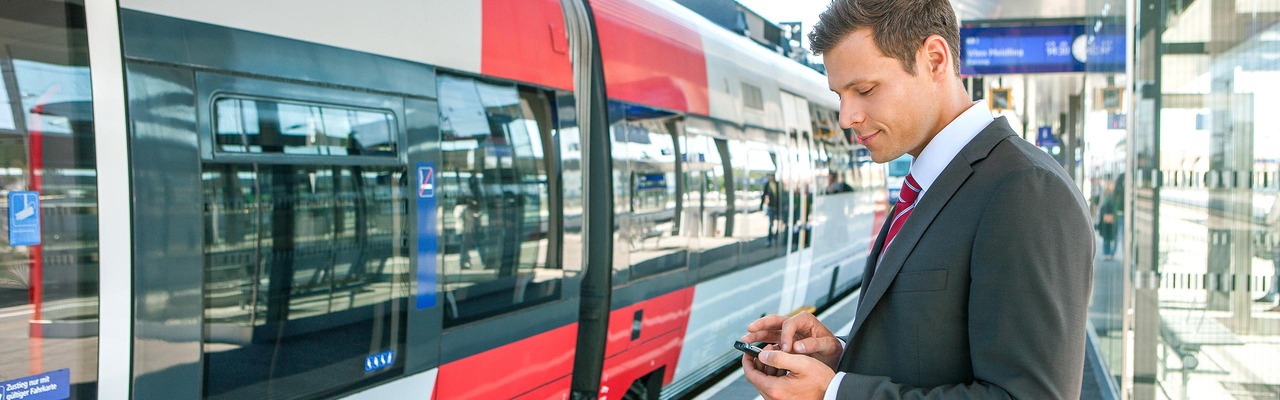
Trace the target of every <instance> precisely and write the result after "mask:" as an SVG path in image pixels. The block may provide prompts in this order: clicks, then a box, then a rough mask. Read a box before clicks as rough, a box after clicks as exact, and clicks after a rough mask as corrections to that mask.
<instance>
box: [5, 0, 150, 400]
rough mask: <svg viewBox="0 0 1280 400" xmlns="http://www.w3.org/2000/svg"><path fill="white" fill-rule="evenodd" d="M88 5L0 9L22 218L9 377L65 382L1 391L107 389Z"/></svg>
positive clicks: (10, 305)
mask: <svg viewBox="0 0 1280 400" xmlns="http://www.w3.org/2000/svg"><path fill="white" fill-rule="evenodd" d="M83 4H84V3H83V2H82V1H38V2H29V3H22V4H20V5H19V4H14V3H5V4H4V5H3V6H0V9H2V10H3V12H0V27H3V28H0V43H3V44H4V45H3V47H2V48H3V50H0V108H3V109H0V214H4V215H7V216H8V217H10V218H13V219H11V220H6V222H5V223H4V224H0V226H3V228H0V229H3V233H0V310H3V311H0V326H3V327H4V328H3V329H0V355H3V356H4V358H3V359H0V381H8V382H9V383H10V386H11V387H12V386H16V385H17V384H18V382H24V383H23V384H24V385H25V382H26V381H32V380H39V379H43V380H44V382H45V383H46V384H44V385H41V386H40V387H43V388H45V389H49V388H50V386H49V385H48V384H47V383H48V382H50V380H52V382H53V383H55V384H56V386H57V389H58V391H61V390H67V391H66V392H62V393H64V394H62V395H60V396H59V395H57V394H55V393H57V391H49V392H44V393H40V392H38V391H31V390H27V391H20V390H16V389H10V390H8V391H7V392H6V388H5V387H0V394H4V393H7V395H5V396H3V397H6V398H21V397H22V396H27V395H30V396H29V397H27V398H28V399H34V398H38V397H46V398H53V397H55V396H57V398H59V399H65V398H71V399H94V398H97V397H98V395H97V392H98V389H97V382H98V372H97V371H98V345H99V342H98V331H99V329H98V328H99V321H98V317H99V313H98V307H99V304H98V298H99V295H98V294H99V289H100V286H101V285H100V282H99V279H98V272H99V261H98V260H99V250H98V237H99V236H98V235H99V231H100V229H99V227H98V177H97V169H96V168H97V166H98V162H97V159H96V157H95V149H96V148H95V146H96V144H95V137H96V132H95V129H94V120H93V114H92V112H91V111H92V109H93V106H94V103H93V93H92V90H91V86H92V85H91V79H90V68H89V59H90V55H89V51H88V48H87V46H86V44H85V43H86V42H87V34H86V31H85V28H84V21H85V7H83ZM117 62H119V61H117ZM117 79H118V77H117ZM8 227H13V228H14V230H13V231H10V230H9V229H8ZM108 231H110V228H108ZM117 267H123V268H125V270H124V271H122V272H123V273H128V271H127V268H128V266H117ZM107 290H111V288H108V289H107ZM113 323H115V324H121V323H129V322H128V321H114V322H113ZM0 386H3V385H0ZM32 388H36V386H35V385H32ZM36 393H40V394H36Z"/></svg>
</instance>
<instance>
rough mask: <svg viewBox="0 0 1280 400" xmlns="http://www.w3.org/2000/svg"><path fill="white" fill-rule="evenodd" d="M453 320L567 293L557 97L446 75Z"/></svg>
mask: <svg viewBox="0 0 1280 400" xmlns="http://www.w3.org/2000/svg"><path fill="white" fill-rule="evenodd" d="M438 80H439V81H438V83H439V88H440V114H441V134H442V135H441V136H442V142H441V150H442V153H443V159H442V164H441V168H440V169H441V172H440V174H441V175H440V181H439V182H440V183H441V187H442V190H443V192H442V198H441V205H440V209H441V210H442V212H443V215H442V218H441V228H442V233H443V234H442V235H441V238H442V239H443V240H444V241H445V243H444V252H443V255H442V256H441V257H442V258H441V265H442V274H443V275H442V281H443V284H444V295H445V304H444V307H445V326H453V325H457V324H462V323H466V322H470V321H475V320H479V319H482V318H486V317H490V316H494V315H499V314H502V313H506V312H510V311H512V310H516V309H520V308H524V307H528V306H531V305H536V304H541V303H545V302H548V301H552V300H556V299H559V297H560V292H561V284H562V282H561V281H562V279H563V277H564V273H563V270H562V269H561V268H560V266H559V265H556V264H554V263H553V260H555V257H553V255H552V252H553V250H554V249H551V248H550V247H549V243H550V242H549V238H548V223H549V220H550V210H549V196H550V189H549V186H548V177H547V171H548V169H547V159H546V157H545V154H544V153H545V151H544V147H543V144H544V143H545V142H546V140H548V139H549V138H550V135H551V129H552V126H551V125H552V122H551V120H552V119H551V116H550V114H549V113H550V110H551V106H550V102H549V100H548V96H547V95H546V94H545V93H543V92H540V91H535V90H532V89H525V88H518V87H517V86H516V85H514V84H505V83H495V82H489V81H482V80H478V79H472V78H468V77H462V76H450V75H440V76H439V78H438Z"/></svg>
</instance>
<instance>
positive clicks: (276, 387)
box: [0, 0, 886, 399]
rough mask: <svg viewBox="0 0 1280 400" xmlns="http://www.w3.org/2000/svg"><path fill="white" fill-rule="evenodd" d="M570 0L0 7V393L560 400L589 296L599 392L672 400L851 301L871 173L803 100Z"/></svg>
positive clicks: (728, 54) (725, 47) (650, 13)
mask: <svg viewBox="0 0 1280 400" xmlns="http://www.w3.org/2000/svg"><path fill="white" fill-rule="evenodd" d="M586 1H587V0H563V1H560V0H474V1H438V0H430V1H380V2H371V3H370V2H366V3H360V4H355V3H351V2H347V1H336V0H312V1H307V2H289V1H274V0H273V1H261V0H257V1H249V0H222V1H205V0H201V1H181V2H176V1H167V0H120V1H119V2H118V5H113V4H111V2H105V3H91V4H81V3H80V2H79V1H77V0H66V1H55V0H23V1H18V2H16V3H15V4H16V7H20V8H22V9H21V10H7V11H5V12H0V21H3V23H0V26H3V27H2V28H0V39H3V44H5V45H6V46H4V47H3V48H4V49H5V50H4V51H5V52H4V53H0V66H3V69H2V70H0V71H3V73H4V80H3V81H2V82H3V86H0V87H4V88H5V89H4V92H5V93H6V99H7V100H6V105H7V106H8V107H6V108H8V109H9V110H12V112H11V113H10V111H9V110H4V111H0V114H2V113H10V114H11V115H9V116H8V118H5V117H4V116H0V150H3V151H0V157H3V158H4V159H3V160H0V164H3V165H0V172H4V174H3V176H0V178H3V179H4V181H3V182H0V184H3V188H0V189H2V190H3V191H5V192H9V193H27V192H36V193H37V194H38V195H39V199H40V200H41V203H40V205H39V208H40V211H41V213H42V214H41V218H42V221H43V225H41V227H42V230H37V236H38V237H39V238H40V239H42V240H37V242H39V243H37V244H34V245H32V244H27V245H17V244H19V243H20V242H19V241H18V239H14V241H13V242H5V243H4V245H3V246H0V261H3V262H0V268H3V269H0V355H3V357H0V383H3V382H10V381H21V380H23V379H26V378H31V377H41V376H48V377H51V379H52V380H53V381H54V382H56V381H57V380H59V379H63V378H61V377H62V376H64V375H65V376H66V378H65V379H66V381H67V383H68V385H63V386H64V387H65V388H66V389H67V390H68V396H70V397H71V398H95V397H99V396H101V397H102V398H119V397H122V396H128V397H132V398H139V399H157V398H165V399H194V398H210V399H244V398H330V397H352V398H370V399H373V398H378V399H381V398H419V399H426V398H438V399H497V398H529V399H541V398H548V399H551V398H554V399H563V398H567V396H568V395H569V392H570V382H571V379H572V377H573V375H574V374H575V371H574V365H575V364H574V360H575V355H576V354H577V352H576V351H575V350H576V349H578V348H579V347H578V340H579V333H578V332H579V325H580V323H583V321H582V320H580V304H581V298H582V296H581V294H582V286H583V281H584V277H585V276H588V275H591V274H592V273H593V272H594V273H603V274H606V275H608V276H609V277H610V280H611V282H612V291H611V293H610V295H609V296H606V297H605V299H606V300H605V301H608V303H606V305H607V306H608V310H610V311H609V317H608V328H607V338H606V345H605V348H604V353H603V369H602V370H599V371H596V373H598V374H600V376H601V387H600V392H599V393H600V397H601V398H628V399H643V398H651V399H652V398H658V397H659V395H661V397H663V398H669V397H673V396H677V395H680V394H682V393H686V392H687V391H688V390H689V389H690V388H692V387H694V386H696V385H698V384H700V383H702V382H703V381H705V380H706V379H707V378H708V377H710V376H711V375H713V374H715V373H716V372H717V371H718V370H720V369H722V368H724V367H725V366H726V365H729V364H730V363H732V362H734V360H736V359H737V358H738V354H737V353H736V352H735V351H734V350H733V349H732V347H731V342H732V341H733V340H734V339H735V338H737V337H739V336H741V335H742V334H743V333H744V328H745V326H746V325H747V323H749V322H750V321H752V320H754V319H756V318H758V317H760V316H762V315H764V314H775V313H781V314H786V313H790V312H794V311H797V310H802V309H806V308H810V307H821V306H823V305H825V304H829V303H831V302H833V301H834V300H836V299H838V298H839V297H841V296H843V295H845V294H847V293H849V292H850V291H851V290H852V289H853V288H854V287H855V286H856V285H857V284H858V283H859V282H860V278H861V274H862V270H863V267H864V265H865V257H866V253H867V249H868V248H869V247H870V243H871V241H872V239H873V237H874V234H875V232H876V231H875V229H876V228H877V227H878V226H879V225H880V224H881V223H882V221H883V217H884V214H885V211H886V194H885V193H886V191H885V188H884V185H885V184H884V181H885V174H884V167H883V166H880V165H876V164H872V163H870V161H869V159H867V158H866V157H865V156H860V155H861V154H865V153H864V151H863V150H861V149H860V146H858V145H857V144H856V143H853V142H851V137H850V136H849V135H848V134H847V133H846V132H845V131H844V130H842V129H841V128H840V127H839V126H838V124H837V122H836V121H837V118H836V113H835V111H834V110H836V109H837V106H838V104H837V98H836V96H834V95H833V94H831V93H830V92H829V91H828V90H827V88H826V87H827V84H826V79H825V78H824V77H823V76H822V75H820V74H819V73H817V72H814V71H813V70H810V69H808V68H806V67H804V66H802V65H800V64H797V63H795V62H793V61H791V60H789V59H787V58H785V57H782V56H780V55H778V54H776V53H774V52H772V51H770V50H768V49H766V48H765V47H763V46H760V45H758V44H756V43H755V42H753V41H751V40H750V39H747V38H744V37H742V36H739V35H736V34H733V33H730V32H727V31H725V30H723V29H722V28H720V27H718V26H716V25H714V24H712V23H711V22H709V21H707V20H705V19H703V18H702V17H699V16H697V15H696V14H694V13H692V12H690V11H689V10H686V9H684V8H682V7H681V6H679V5H677V4H676V3H675V2H671V1H667V0H590V1H589V3H587V2H586ZM5 7H9V6H5ZM592 27H594V29H592ZM592 44H598V51H599V60H601V61H602V67H603V68H602V71H603V77H604V78H603V89H604V90H605V92H607V94H608V100H607V103H606V102H604V101H600V102H599V104H592V103H591V101H592V100H591V99H592V97H591V96H589V95H588V94H589V93H591V91H592V90H599V89H601V87H599V85H600V82H601V81H600V80H599V79H592V74H591V73H590V70H589V69H586V68H580V69H579V70H578V71H575V69H574V65H575V64H578V65H579V66H583V65H590V63H591V62H592V60H593V58H592V55H593V54H594V53H593V52H594V51H595V49H596V48H597V47H596V46H592ZM595 78H598V76H596V77H595ZM592 109H598V110H603V111H604V112H592V111H591V110H592ZM591 121H594V122H595V123H599V122H600V121H607V127H608V129H607V132H605V131H604V130H599V131H598V132H600V133H601V134H600V135H599V138H600V139H597V140H592V138H591V133H590V131H591V130H590V129H589V128H590V126H591ZM580 127H581V129H580ZM605 137H607V138H608V140H603V138H605ZM592 154H596V155H600V154H608V155H610V156H611V157H609V158H608V159H607V160H608V161H607V164H603V165H607V166H608V167H607V168H596V169H591V165H597V166H598V165H601V164H593V163H592V162H590V160H589V156H590V155H592ZM833 179H839V180H841V181H843V182H845V183H846V184H847V186H841V185H839V184H833V182H832V180H833ZM588 182H592V183H588ZM600 182H606V183H605V184H603V185H601V184H599V183H600ZM828 187H832V188H836V187H841V188H843V190H828ZM850 188H851V189H852V190H848V189H850ZM0 197H3V196H0ZM8 198H10V199H12V198H14V197H12V195H11V196H9V197H8ZM593 204H594V205H606V207H607V204H612V214H611V215H605V214H608V213H603V214H602V213H597V214H596V215H595V216H593V215H592V213H591V212H589V211H586V210H588V209H590V207H591V206H592V205H593ZM6 206H7V207H9V208H10V218H11V219H14V221H17V219H15V218H16V217H14V216H13V215H14V211H15V210H22V208H21V207H23V205H21V204H14V205H8V203H6ZM605 210H607V208H605ZM14 221H10V225H9V226H10V227H13V226H16V225H13V223H14ZM602 224H603V225H602ZM602 226H603V228H601V227H602ZM590 232H596V234H590ZM600 232H603V234H599V233H600ZM610 236H612V237H610ZM10 237H11V238H13V237H15V236H12V235H11V236H10ZM27 239H30V238H27ZM588 260H592V261H593V262H588ZM600 260H607V262H599V261H600ZM12 277H16V278H12ZM5 328H14V329H5ZM63 370H66V371H63ZM4 390H5V389H4V388H3V386H0V394H2V393H4Z"/></svg>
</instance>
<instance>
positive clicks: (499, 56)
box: [480, 0, 573, 90]
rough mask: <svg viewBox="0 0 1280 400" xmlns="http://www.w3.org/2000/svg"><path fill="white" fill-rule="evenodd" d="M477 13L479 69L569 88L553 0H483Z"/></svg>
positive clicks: (564, 43)
mask: <svg viewBox="0 0 1280 400" xmlns="http://www.w3.org/2000/svg"><path fill="white" fill-rule="evenodd" d="M480 13H481V14H482V15H483V17H482V23H483V25H482V26H483V30H482V32H481V43H482V44H481V54H480V71H481V72H482V73H483V74H485V75H491V76H497V77H502V78H507V79H513V80H517V81H522V82H529V83H534V84H539V85H544V86H548V87H553V88H557V89H563V90H573V67H572V65H571V64H570V63H569V39H568V36H566V34H565V27H564V12H563V10H561V8H560V1H559V0H484V8H483V9H482V10H481V12H480Z"/></svg>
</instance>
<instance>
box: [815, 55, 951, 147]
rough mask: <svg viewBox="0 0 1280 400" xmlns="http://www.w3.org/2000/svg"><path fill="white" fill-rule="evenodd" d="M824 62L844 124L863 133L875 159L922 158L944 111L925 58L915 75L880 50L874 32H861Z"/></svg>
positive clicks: (920, 58) (919, 58)
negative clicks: (838, 96) (921, 155)
mask: <svg viewBox="0 0 1280 400" xmlns="http://www.w3.org/2000/svg"><path fill="white" fill-rule="evenodd" d="M823 58H824V60H825V62H826V65H827V82H828V84H830V85H831V90H832V91H833V92H836V94H838V95H840V126H841V127H844V128H852V129H853V131H854V132H855V133H857V135H858V140H859V141H860V142H862V144H863V145H865V146H867V149H868V150H870V151H871V159H872V160H874V161H875V162H878V163H884V162H888V161H890V160H893V159H895V158H898V157H901V156H902V155H903V154H905V153H911V154H912V155H917V156H918V155H919V154H920V150H923V149H924V146H925V145H926V144H928V141H929V139H930V138H932V137H933V135H934V134H936V133H937V132H933V130H934V126H935V124H936V122H937V119H938V113H939V110H940V106H939V104H938V103H939V100H940V99H939V98H938V94H937V85H936V84H935V82H934V81H933V80H932V75H930V73H929V65H928V62H927V61H926V59H925V57H923V56H921V55H919V54H917V57H916V75H914V76H913V75H911V74H909V73H907V71H905V70H903V69H902V63H900V62H899V61H898V60H897V59H895V58H892V57H888V56H885V55H884V53H882V52H881V51H880V49H879V48H878V47H876V44H875V41H874V40H873V39H872V38H871V30H870V29H859V30H856V31H853V32H852V33H850V34H849V36H847V37H845V39H844V40H843V41H842V42H840V44H838V45H836V47H835V48H833V49H831V50H830V51H827V52H826V53H825V54H823Z"/></svg>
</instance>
